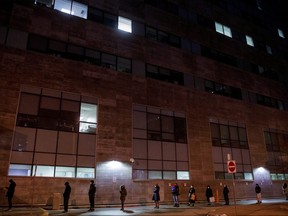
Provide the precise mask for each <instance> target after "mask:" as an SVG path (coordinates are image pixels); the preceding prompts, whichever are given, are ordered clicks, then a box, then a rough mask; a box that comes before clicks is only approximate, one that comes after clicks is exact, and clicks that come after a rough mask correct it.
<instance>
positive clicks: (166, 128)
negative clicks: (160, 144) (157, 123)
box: [161, 116, 174, 133]
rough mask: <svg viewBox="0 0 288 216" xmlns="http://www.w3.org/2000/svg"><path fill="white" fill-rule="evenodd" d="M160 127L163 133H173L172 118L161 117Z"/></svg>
mask: <svg viewBox="0 0 288 216" xmlns="http://www.w3.org/2000/svg"><path fill="white" fill-rule="evenodd" d="M161 125H162V131H163V132H170V133H174V118H173V117H172V116H162V117H161Z"/></svg>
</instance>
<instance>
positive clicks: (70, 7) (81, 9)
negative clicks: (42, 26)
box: [54, 0, 88, 19]
mask: <svg viewBox="0 0 288 216" xmlns="http://www.w3.org/2000/svg"><path fill="white" fill-rule="evenodd" d="M54 9H55V10H59V11H61V12H63V13H67V14H71V15H73V16H78V17H81V18H84V19H87V11H88V6H87V5H85V4H81V3H79V2H76V1H73V2H72V1H71V0H55V5H54Z"/></svg>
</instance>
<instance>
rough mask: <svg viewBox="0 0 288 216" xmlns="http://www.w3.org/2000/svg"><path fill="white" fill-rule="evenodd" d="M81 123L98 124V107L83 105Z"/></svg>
mask: <svg viewBox="0 0 288 216" xmlns="http://www.w3.org/2000/svg"><path fill="white" fill-rule="evenodd" d="M80 121H81V122H89V123H97V105H95V104H88V103H81V111H80Z"/></svg>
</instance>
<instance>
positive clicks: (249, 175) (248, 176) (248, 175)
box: [244, 173, 253, 180]
mask: <svg viewBox="0 0 288 216" xmlns="http://www.w3.org/2000/svg"><path fill="white" fill-rule="evenodd" d="M244 179H245V180H253V175H252V173H244Z"/></svg>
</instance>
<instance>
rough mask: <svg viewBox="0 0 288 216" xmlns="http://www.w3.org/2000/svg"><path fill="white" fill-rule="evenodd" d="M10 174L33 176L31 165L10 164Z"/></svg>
mask: <svg viewBox="0 0 288 216" xmlns="http://www.w3.org/2000/svg"><path fill="white" fill-rule="evenodd" d="M8 176H31V165H22V164H10V166H9V172H8Z"/></svg>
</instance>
